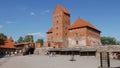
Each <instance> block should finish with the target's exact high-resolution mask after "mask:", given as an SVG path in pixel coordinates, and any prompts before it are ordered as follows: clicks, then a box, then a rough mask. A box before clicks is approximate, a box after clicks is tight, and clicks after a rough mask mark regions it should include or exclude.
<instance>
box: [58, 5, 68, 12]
mask: <svg viewBox="0 0 120 68" xmlns="http://www.w3.org/2000/svg"><path fill="white" fill-rule="evenodd" d="M56 8H57V9H60V10H62V11H63V12H64V13H67V14H70V12H69V11H68V10H67V9H66V8H65V7H63V6H61V5H59V4H58V5H57V6H56Z"/></svg>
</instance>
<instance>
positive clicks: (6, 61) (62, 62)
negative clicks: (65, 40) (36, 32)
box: [0, 55, 120, 68]
mask: <svg viewBox="0 0 120 68" xmlns="http://www.w3.org/2000/svg"><path fill="white" fill-rule="evenodd" d="M70 58H71V56H59V55H57V56H55V57H49V56H39V55H29V56H16V57H7V58H1V59H0V68H98V66H100V63H99V62H100V60H99V58H96V57H94V56H92V57H90V56H88V57H87V56H75V60H76V61H69V60H70ZM111 67H115V68H120V60H112V59H111Z"/></svg>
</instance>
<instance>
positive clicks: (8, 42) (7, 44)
mask: <svg viewBox="0 0 120 68" xmlns="http://www.w3.org/2000/svg"><path fill="white" fill-rule="evenodd" d="M0 42H1V44H0V48H15V46H14V41H13V39H12V37H10V38H9V39H0Z"/></svg>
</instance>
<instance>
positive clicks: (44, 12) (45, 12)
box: [41, 9, 50, 15]
mask: <svg viewBox="0 0 120 68" xmlns="http://www.w3.org/2000/svg"><path fill="white" fill-rule="evenodd" d="M48 13H50V10H49V9H47V10H44V11H42V12H41V14H42V15H44V14H48Z"/></svg>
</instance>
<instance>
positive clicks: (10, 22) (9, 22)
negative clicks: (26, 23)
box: [6, 21, 16, 24]
mask: <svg viewBox="0 0 120 68" xmlns="http://www.w3.org/2000/svg"><path fill="white" fill-rule="evenodd" d="M6 23H7V24H13V23H16V22H13V21H7V22H6Z"/></svg>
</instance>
